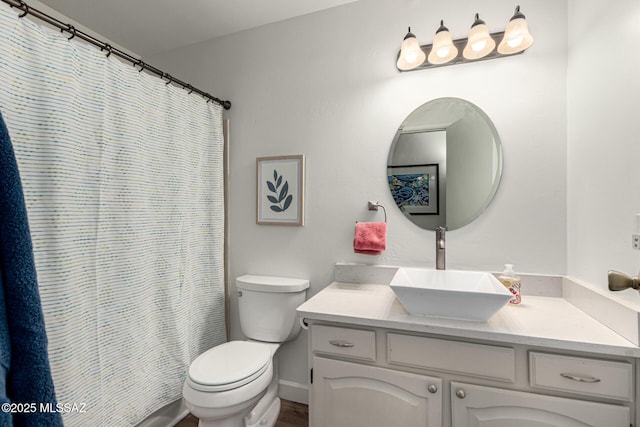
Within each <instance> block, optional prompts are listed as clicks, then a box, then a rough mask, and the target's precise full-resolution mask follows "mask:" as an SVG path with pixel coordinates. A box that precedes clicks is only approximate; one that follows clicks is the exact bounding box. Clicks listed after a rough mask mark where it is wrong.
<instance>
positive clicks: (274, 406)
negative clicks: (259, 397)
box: [244, 395, 280, 427]
mask: <svg viewBox="0 0 640 427" xmlns="http://www.w3.org/2000/svg"><path fill="white" fill-rule="evenodd" d="M264 397H266V395H265V396H264ZM264 397H263V399H264ZM279 415H280V398H279V397H276V399H275V400H273V401H272V402H271V405H270V406H269V407H268V408H267V411H266V412H265V413H264V414H262V416H261V417H260V418H259V419H257V420H255V421H254V420H251V419H250V418H249V415H247V416H246V417H244V422H245V426H246V427H273V426H275V425H276V422H277V421H278V416H279Z"/></svg>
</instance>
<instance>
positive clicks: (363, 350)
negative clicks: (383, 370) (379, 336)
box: [311, 325, 376, 361]
mask: <svg viewBox="0 0 640 427" xmlns="http://www.w3.org/2000/svg"><path fill="white" fill-rule="evenodd" d="M311 351H313V352H316V353H326V354H335V355H339V356H348V357H353V358H356V359H363V360H371V361H375V360H376V334H375V332H374V331H363V330H361V329H350V328H337V327H334V326H324V325H313V326H312V327H311Z"/></svg>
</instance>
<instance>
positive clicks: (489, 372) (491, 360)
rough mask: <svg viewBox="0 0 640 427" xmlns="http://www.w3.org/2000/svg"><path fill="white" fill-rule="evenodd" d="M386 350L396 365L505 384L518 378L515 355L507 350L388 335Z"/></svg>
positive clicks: (509, 349) (391, 362)
mask: <svg viewBox="0 0 640 427" xmlns="http://www.w3.org/2000/svg"><path fill="white" fill-rule="evenodd" d="M387 348H388V349H387V358H388V362H389V363H390V364H394V365H404V366H413V367H420V368H426V369H434V370H437V371H445V372H453V373H460V374H465V375H471V376H474V377H478V378H487V379H492V380H498V381H506V382H513V381H514V380H515V376H516V373H515V369H516V368H515V353H514V351H513V349H512V348H508V347H497V346H493V345H482V344H470V343H465V342H458V341H448V340H440V339H435V338H425V337H415V336H410V335H400V334H392V333H389V334H387Z"/></svg>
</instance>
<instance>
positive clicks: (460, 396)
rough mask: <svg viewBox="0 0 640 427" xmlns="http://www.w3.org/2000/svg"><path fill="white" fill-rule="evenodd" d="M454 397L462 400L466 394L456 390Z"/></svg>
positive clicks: (461, 390)
mask: <svg viewBox="0 0 640 427" xmlns="http://www.w3.org/2000/svg"><path fill="white" fill-rule="evenodd" d="M456 396H458V397H459V398H460V399H464V398H465V396H466V393H465V392H464V390H463V389H461V388H459V389H458V390H456Z"/></svg>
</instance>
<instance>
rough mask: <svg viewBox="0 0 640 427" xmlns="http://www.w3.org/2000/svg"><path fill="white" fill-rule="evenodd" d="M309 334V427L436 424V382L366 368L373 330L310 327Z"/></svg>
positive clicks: (371, 358)
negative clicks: (311, 367)
mask: <svg viewBox="0 0 640 427" xmlns="http://www.w3.org/2000/svg"><path fill="white" fill-rule="evenodd" d="M310 332H311V340H310V342H311V344H310V345H311V352H312V354H313V355H314V356H313V357H312V361H311V364H312V366H313V371H312V378H311V402H310V405H309V406H310V408H309V409H310V411H309V414H310V422H311V425H312V426H315V427H320V426H322V427H360V426H361V427H372V426H404V427H413V426H416V427H417V426H421V427H440V426H441V425H442V380H441V379H440V378H437V377H432V376H427V375H420V374H415V373H409V372H402V371H398V370H393V369H388V368H384V367H379V366H373V365H371V363H375V362H376V361H377V359H378V358H377V353H378V351H377V348H376V347H377V346H376V343H377V340H376V332H375V331H372V330H362V329H354V328H343V327H335V326H327V325H321V324H316V325H312V327H311V330H310ZM335 357H338V358H339V359H343V360H336V359H335ZM346 360H349V361H346Z"/></svg>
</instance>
